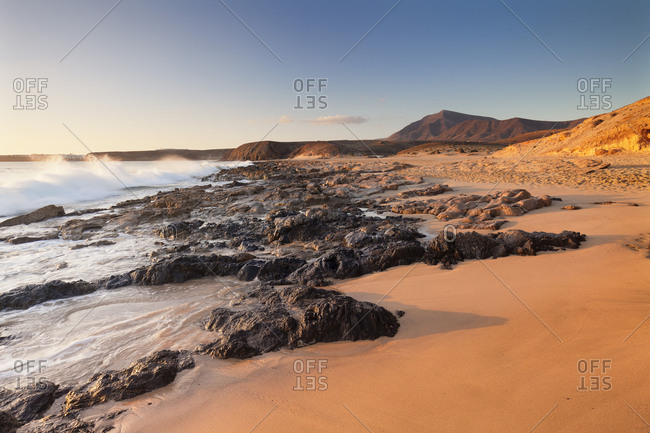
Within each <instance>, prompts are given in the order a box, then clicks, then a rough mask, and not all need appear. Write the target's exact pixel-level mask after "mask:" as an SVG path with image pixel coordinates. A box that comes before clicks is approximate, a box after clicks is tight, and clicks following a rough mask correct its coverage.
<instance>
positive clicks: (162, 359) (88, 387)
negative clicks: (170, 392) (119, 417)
mask: <svg viewBox="0 0 650 433" xmlns="http://www.w3.org/2000/svg"><path fill="white" fill-rule="evenodd" d="M193 367H194V359H193V358H192V356H191V355H190V353H189V352H187V351H175V350H161V351H159V352H156V353H154V354H153V355H149V356H147V357H144V358H141V359H139V360H138V361H136V362H134V363H133V364H131V365H130V366H129V367H128V368H125V369H124V370H120V371H109V372H107V373H99V374H96V375H94V376H93V377H91V378H90V380H89V381H88V382H87V383H86V384H85V385H82V386H79V387H77V388H74V389H73V390H71V391H70V392H69V393H68V394H67V395H66V397H65V403H64V406H63V410H64V413H69V412H71V411H73V410H77V409H85V408H87V407H91V406H95V405H97V404H101V403H105V402H107V401H109V400H115V401H121V400H126V399H129V398H133V397H136V396H138V395H141V394H144V393H146V392H149V391H153V390H154V389H158V388H162V387H163V386H166V385H168V384H170V383H172V382H173V381H174V379H175V378H176V375H177V374H178V373H179V372H180V371H182V370H185V369H188V368H193Z"/></svg>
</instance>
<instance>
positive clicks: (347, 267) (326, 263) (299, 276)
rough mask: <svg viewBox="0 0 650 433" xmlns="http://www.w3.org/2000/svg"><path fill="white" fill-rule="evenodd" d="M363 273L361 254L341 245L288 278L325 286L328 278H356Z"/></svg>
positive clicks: (296, 281) (298, 281) (301, 282)
mask: <svg viewBox="0 0 650 433" xmlns="http://www.w3.org/2000/svg"><path fill="white" fill-rule="evenodd" d="M362 274H363V265H362V263H361V254H360V253H359V252H358V251H357V250H353V249H351V248H345V247H339V248H336V249H334V250H332V251H329V252H327V253H325V254H323V255H322V256H321V257H319V258H318V259H316V260H315V261H313V262H311V263H308V264H306V265H304V266H302V267H301V268H299V269H297V270H296V271H295V272H294V273H292V274H291V275H289V277H288V280H289V281H291V282H295V283H300V284H313V285H317V286H324V285H327V284H329V282H328V280H329V279H332V278H335V279H345V278H354V277H358V276H360V275H362Z"/></svg>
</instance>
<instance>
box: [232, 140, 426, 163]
mask: <svg viewBox="0 0 650 433" xmlns="http://www.w3.org/2000/svg"><path fill="white" fill-rule="evenodd" d="M417 144H420V143H418V142H403V143H390V142H386V141H385V140H363V141H359V140H336V141H294V142H281V141H260V142H258V143H246V144H242V145H241V146H239V147H238V148H236V149H233V150H231V151H229V152H228V153H226V155H225V156H224V158H223V159H224V160H229V161H261V160H268V159H314V158H336V157H343V156H367V157H377V156H389V155H395V154H396V153H397V152H399V151H401V150H404V149H408V148H409V147H413V146H415V145H417Z"/></svg>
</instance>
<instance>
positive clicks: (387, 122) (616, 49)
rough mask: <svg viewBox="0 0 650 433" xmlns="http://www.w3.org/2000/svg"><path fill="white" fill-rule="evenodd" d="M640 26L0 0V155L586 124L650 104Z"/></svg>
mask: <svg viewBox="0 0 650 433" xmlns="http://www.w3.org/2000/svg"><path fill="white" fill-rule="evenodd" d="M648 16H650V2H647V1H638V0H635V1H631V0H620V1H617V2H613V1H611V0H610V1H599V0H572V1H570V2H567V1H566V0H548V1H544V2H531V1H529V0H454V1H436V0H401V1H398V0H348V1H338V0H331V1H327V2H315V1H305V0H302V1H285V0H274V1H272V2H271V1H268V0H223V1H220V0H213V1H198V0H188V1H183V2H181V1H170V0H158V1H149V0H121V1H119V0H94V1H87V0H86V1H81V0H60V1H56V2H52V1H50V0H39V1H29V0H15V1H14V0H0V35H1V36H0V37H1V39H0V40H1V41H2V42H0V57H1V59H2V68H1V69H0V83H1V87H2V92H0V95H1V100H0V113H1V114H0V154H26V153H27V154H28V153H75V154H85V153H87V152H88V151H107V150H145V149H161V148H183V149H213V148H231V147H236V146H238V145H240V144H242V143H245V142H257V141H260V140H262V139H268V140H278V141H292V140H293V141H300V140H355V139H357V138H362V139H371V138H382V137H387V136H388V135H390V134H392V133H393V132H395V131H397V130H399V129H401V128H403V127H404V126H406V125H407V124H409V123H411V122H413V121H416V120H418V119H420V118H422V117H423V116H425V115H428V114H432V113H436V112H438V111H440V110H442V109H447V110H454V111H460V112H464V113H469V114H476V115H483V116H491V117H495V118H498V119H507V118H511V117H524V118H532V119H540V120H568V119H576V118H582V117H589V116H593V115H596V114H599V113H602V112H604V111H611V110H612V109H616V108H620V107H622V106H624V105H627V104H630V103H632V102H634V101H636V100H639V99H641V98H643V97H645V96H648V95H650V80H648V77H650V40H648V36H649V34H650V24H648V21H647V17H648ZM583 79H584V80H587V81H581V83H582V84H584V83H586V82H589V83H593V85H594V86H596V85H598V87H597V88H596V87H594V88H593V89H590V88H588V87H587V89H585V88H582V89H578V82H579V80H583ZM319 83H321V86H320V88H319V86H318V84H319ZM39 85H40V86H39ZM307 85H309V89H307ZM604 86H605V87H606V88H605V91H604V92H603V87H604ZM39 87H40V88H39ZM27 89H29V92H28V91H27ZM39 90H40V92H39ZM310 101H314V103H313V104H310ZM610 104H611V108H610V106H609V105H610ZM310 105H311V107H310ZM579 107H581V108H579Z"/></svg>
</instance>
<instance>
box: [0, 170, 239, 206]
mask: <svg viewBox="0 0 650 433" xmlns="http://www.w3.org/2000/svg"><path fill="white" fill-rule="evenodd" d="M233 164H241V163H231V162H210V161H186V160H169V161H152V162H119V161H90V162H86V161H84V162H67V161H47V162H12V163H0V217H8V216H12V215H17V214H20V213H24V212H28V211H31V210H34V209H37V208H39V207H42V206H46V205H48V204H57V205H63V206H64V207H65V206H69V207H73V208H76V207H77V205H80V204H85V205H106V204H107V203H110V202H111V201H113V202H114V201H117V200H120V199H125V198H133V195H134V194H135V195H137V196H142V195H144V194H147V193H150V192H155V191H156V188H158V189H159V188H160V187H169V188H172V187H182V186H186V183H187V182H191V181H192V180H194V181H196V178H198V177H200V176H205V175H208V174H210V173H213V172H214V171H216V170H217V169H218V168H224V167H228V166H232V165H233ZM66 210H67V209H66Z"/></svg>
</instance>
